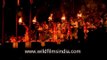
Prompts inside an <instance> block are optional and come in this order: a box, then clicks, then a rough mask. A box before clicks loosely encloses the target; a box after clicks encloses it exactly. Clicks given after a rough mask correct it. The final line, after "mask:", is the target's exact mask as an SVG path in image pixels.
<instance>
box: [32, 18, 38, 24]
mask: <svg viewBox="0 0 107 60" xmlns="http://www.w3.org/2000/svg"><path fill="white" fill-rule="evenodd" d="M32 22H33V24H35V23H36V22H37V21H36V16H35V17H34V19H33V20H32Z"/></svg>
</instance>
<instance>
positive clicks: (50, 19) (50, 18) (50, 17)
mask: <svg viewBox="0 0 107 60" xmlns="http://www.w3.org/2000/svg"><path fill="white" fill-rule="evenodd" d="M52 17H53V14H52V13H51V14H50V16H49V18H48V19H49V21H52V19H53V18H52Z"/></svg>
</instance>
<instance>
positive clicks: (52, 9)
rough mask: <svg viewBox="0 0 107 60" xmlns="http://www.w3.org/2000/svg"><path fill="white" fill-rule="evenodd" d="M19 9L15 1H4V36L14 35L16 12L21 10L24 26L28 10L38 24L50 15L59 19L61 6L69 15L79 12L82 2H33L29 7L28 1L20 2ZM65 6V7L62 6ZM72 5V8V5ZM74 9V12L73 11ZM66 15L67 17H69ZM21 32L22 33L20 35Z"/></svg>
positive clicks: (75, 0)
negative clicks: (52, 14) (54, 15)
mask: <svg viewBox="0 0 107 60" xmlns="http://www.w3.org/2000/svg"><path fill="white" fill-rule="evenodd" d="M106 1H107V0H103V2H106ZM20 4H21V5H20V7H17V1H16V0H6V5H5V8H4V11H5V12H4V22H5V23H4V25H5V26H4V28H5V29H4V31H5V36H11V35H15V25H16V23H15V19H16V18H15V16H16V10H18V9H19V10H20V9H22V11H23V16H24V21H25V23H26V24H28V23H29V22H28V21H29V15H30V14H29V12H30V8H31V10H32V18H33V17H34V16H35V15H36V16H37V20H38V21H39V22H42V21H46V20H47V19H48V16H49V15H50V13H54V14H56V17H55V18H59V16H61V15H62V14H61V6H66V7H64V8H65V10H68V13H69V15H72V14H73V13H72V11H74V12H75V13H76V12H77V11H78V10H79V7H80V6H81V5H82V4H83V1H82V0H74V1H73V0H34V2H33V4H32V6H31V7H30V3H29V0H21V3H20ZM63 4H65V5H63ZM72 4H74V6H73V5H72ZM0 7H1V8H2V0H0ZM73 9H74V10H73ZM1 15H2V12H0V19H1V20H0V39H1V33H2V29H1V28H2V16H1ZM69 15H68V16H69ZM18 28H19V30H20V31H19V35H21V34H23V33H24V28H23V27H20V26H19V27H18ZM21 32H22V33H21Z"/></svg>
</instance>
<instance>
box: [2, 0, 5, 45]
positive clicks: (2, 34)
mask: <svg viewBox="0 0 107 60" xmlns="http://www.w3.org/2000/svg"><path fill="white" fill-rule="evenodd" d="M2 3H3V5H2V44H4V7H5V0H3V1H2Z"/></svg>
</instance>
